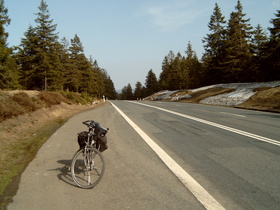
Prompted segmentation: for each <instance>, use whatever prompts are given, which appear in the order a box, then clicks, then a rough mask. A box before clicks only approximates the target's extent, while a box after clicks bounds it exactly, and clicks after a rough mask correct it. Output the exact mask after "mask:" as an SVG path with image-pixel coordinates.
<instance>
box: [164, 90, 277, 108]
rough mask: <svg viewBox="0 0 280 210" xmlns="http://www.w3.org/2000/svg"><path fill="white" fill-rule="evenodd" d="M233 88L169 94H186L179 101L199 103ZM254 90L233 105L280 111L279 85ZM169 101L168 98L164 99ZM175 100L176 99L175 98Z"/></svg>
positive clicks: (229, 91) (228, 91)
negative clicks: (187, 96) (246, 98)
mask: <svg viewBox="0 0 280 210" xmlns="http://www.w3.org/2000/svg"><path fill="white" fill-rule="evenodd" d="M234 91H235V89H230V88H222V87H215V88H209V89H206V90H200V91H196V92H192V91H191V90H184V91H180V90H179V91H177V92H175V93H173V94H172V95H171V96H172V97H174V96H176V95H178V96H180V95H186V94H188V95H189V96H190V97H189V98H183V99H179V100H178V101H180V102H187V103H199V101H200V100H202V99H204V98H207V97H211V96H216V95H220V94H224V93H231V92H234ZM253 91H254V92H256V93H255V94H254V95H253V96H252V97H250V98H249V99H248V100H247V101H245V102H244V103H242V104H239V105H236V106H234V107H235V108H242V109H250V110H259V111H268V112H279V113H280V87H279V86H278V87H259V88H255V89H254V90H253ZM166 101H170V99H166ZM176 101H177V100H176Z"/></svg>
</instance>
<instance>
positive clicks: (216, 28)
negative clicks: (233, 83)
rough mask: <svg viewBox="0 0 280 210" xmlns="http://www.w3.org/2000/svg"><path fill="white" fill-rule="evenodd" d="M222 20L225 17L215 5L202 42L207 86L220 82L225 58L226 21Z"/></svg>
mask: <svg viewBox="0 0 280 210" xmlns="http://www.w3.org/2000/svg"><path fill="white" fill-rule="evenodd" d="M224 19H225V17H224V16H223V15H222V13H221V9H220V7H219V6H218V4H217V3H216V4H215V8H214V12H213V14H212V15H211V17H210V22H209V24H208V28H209V31H210V33H209V34H207V36H206V37H205V38H204V39H203V40H202V41H203V43H205V44H204V49H205V53H204V55H203V60H204V64H205V65H206V68H207V71H208V83H209V84H215V83H220V82H221V71H222V68H223V65H222V63H223V62H222V61H223V59H224V57H225V34H226V29H225V24H226V21H225V20H224Z"/></svg>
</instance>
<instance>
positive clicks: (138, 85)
mask: <svg viewBox="0 0 280 210" xmlns="http://www.w3.org/2000/svg"><path fill="white" fill-rule="evenodd" d="M142 89H143V86H142V84H141V82H139V81H138V82H136V84H135V90H134V98H135V99H137V100H139V99H141V98H143V97H144V96H143V95H142Z"/></svg>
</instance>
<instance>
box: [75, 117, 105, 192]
mask: <svg viewBox="0 0 280 210" xmlns="http://www.w3.org/2000/svg"><path fill="white" fill-rule="evenodd" d="M83 124H85V125H86V126H87V127H88V131H83V132H80V133H78V143H79V145H80V149H79V150H78V151H77V152H76V153H75V154H74V157H73V159H72V163H71V175H72V178H73V180H74V182H75V183H76V185H77V186H79V187H81V188H85V189H89V188H93V187H94V186H96V185H97V184H98V183H99V182H100V180H101V179H102V177H103V175H104V171H105V163H104V157H103V155H102V154H101V152H103V151H104V150H106V149H107V148H108V146H107V138H106V133H107V132H108V130H109V129H108V128H107V129H105V128H103V127H101V126H100V124H99V123H98V122H95V121H93V120H87V121H85V122H83Z"/></svg>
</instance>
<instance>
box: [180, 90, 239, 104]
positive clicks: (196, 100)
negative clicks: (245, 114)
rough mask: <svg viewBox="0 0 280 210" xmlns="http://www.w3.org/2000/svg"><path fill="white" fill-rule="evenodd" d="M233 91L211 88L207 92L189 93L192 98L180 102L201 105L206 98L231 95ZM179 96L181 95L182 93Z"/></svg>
mask: <svg viewBox="0 0 280 210" xmlns="http://www.w3.org/2000/svg"><path fill="white" fill-rule="evenodd" d="M233 91H234V90H233V89H227V88H221V87H215V88H209V89H207V90H201V91H196V92H191V91H189V92H188V94H190V95H191V97H190V98H187V99H182V100H180V101H181V102H188V103H199V101H200V100H202V99H204V98H207V97H210V96H215V95H219V94H223V93H230V92H233ZM178 94H180V92H179V93H178Z"/></svg>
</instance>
